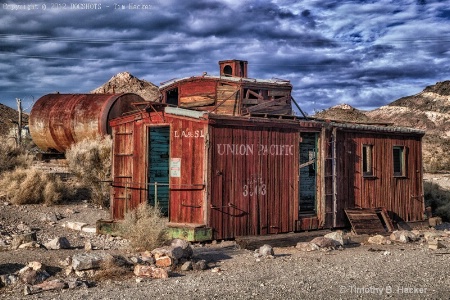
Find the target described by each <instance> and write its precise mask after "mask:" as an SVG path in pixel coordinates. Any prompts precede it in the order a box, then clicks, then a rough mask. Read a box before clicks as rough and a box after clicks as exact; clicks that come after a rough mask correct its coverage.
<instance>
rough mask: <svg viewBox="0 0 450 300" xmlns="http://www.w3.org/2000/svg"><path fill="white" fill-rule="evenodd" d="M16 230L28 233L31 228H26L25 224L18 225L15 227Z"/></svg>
mask: <svg viewBox="0 0 450 300" xmlns="http://www.w3.org/2000/svg"><path fill="white" fill-rule="evenodd" d="M17 229H18V230H20V231H23V232H30V231H31V227H30V226H28V225H27V224H24V223H19V224H18V225H17Z"/></svg>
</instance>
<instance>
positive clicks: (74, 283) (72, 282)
mask: <svg viewBox="0 0 450 300" xmlns="http://www.w3.org/2000/svg"><path fill="white" fill-rule="evenodd" d="M67 285H68V288H69V289H75V288H78V287H81V288H89V287H91V284H90V283H89V282H88V281H86V280H82V279H80V278H69V279H68V280H67Z"/></svg>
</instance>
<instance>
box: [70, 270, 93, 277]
mask: <svg viewBox="0 0 450 300" xmlns="http://www.w3.org/2000/svg"><path fill="white" fill-rule="evenodd" d="M75 275H77V276H78V277H81V278H92V277H94V276H95V270H92V269H91V270H82V271H75Z"/></svg>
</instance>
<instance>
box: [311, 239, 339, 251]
mask: <svg viewBox="0 0 450 300" xmlns="http://www.w3.org/2000/svg"><path fill="white" fill-rule="evenodd" d="M310 243H313V244H316V245H317V246H318V247H319V248H330V249H334V248H336V247H337V246H341V245H340V244H339V243H338V242H336V241H335V240H332V239H330V238H326V237H320V236H319V237H316V238H314V239H313V240H312V241H311V242H310Z"/></svg>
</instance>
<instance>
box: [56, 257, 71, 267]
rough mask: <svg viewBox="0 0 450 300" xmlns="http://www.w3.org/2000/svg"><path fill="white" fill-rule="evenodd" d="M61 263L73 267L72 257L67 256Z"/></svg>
mask: <svg viewBox="0 0 450 300" xmlns="http://www.w3.org/2000/svg"><path fill="white" fill-rule="evenodd" d="M59 264H60V265H61V266H63V267H68V266H70V267H72V257H70V256H69V257H66V258H65V259H64V260H60V261H59Z"/></svg>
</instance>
